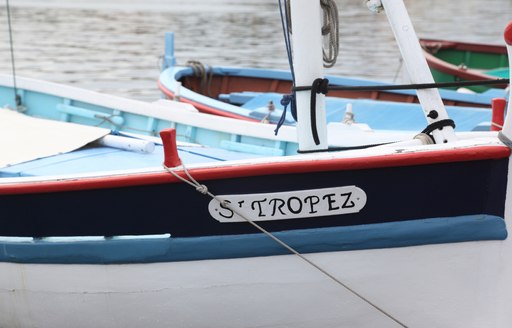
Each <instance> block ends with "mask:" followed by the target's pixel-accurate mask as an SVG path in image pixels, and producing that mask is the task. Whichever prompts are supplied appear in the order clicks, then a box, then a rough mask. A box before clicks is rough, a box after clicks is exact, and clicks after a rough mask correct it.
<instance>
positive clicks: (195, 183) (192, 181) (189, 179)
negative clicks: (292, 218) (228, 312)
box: [163, 163, 407, 328]
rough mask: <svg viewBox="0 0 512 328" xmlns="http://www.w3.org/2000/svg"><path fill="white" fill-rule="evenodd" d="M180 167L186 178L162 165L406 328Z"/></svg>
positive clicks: (179, 178) (401, 324)
mask: <svg viewBox="0 0 512 328" xmlns="http://www.w3.org/2000/svg"><path fill="white" fill-rule="evenodd" d="M181 167H182V169H183V172H184V173H185V175H186V177H187V178H184V177H182V176H180V175H179V174H178V173H177V172H175V170H177V168H179V167H177V168H169V167H167V166H166V165H165V164H163V168H164V169H165V170H166V171H167V172H169V173H170V174H172V175H173V176H174V177H175V178H177V179H178V180H180V181H182V182H184V183H187V184H189V185H190V186H192V187H193V188H195V190H196V191H197V192H199V193H201V194H203V195H208V196H210V197H211V198H213V199H215V200H216V201H218V202H219V203H220V204H222V206H223V207H225V208H227V209H229V210H231V211H233V212H234V213H235V214H237V215H239V216H240V217H241V218H242V219H244V220H245V221H246V222H247V223H249V224H251V225H252V226H253V227H255V228H256V229H258V230H259V231H261V232H262V233H264V234H265V235H267V236H268V237H269V238H271V239H272V240H274V241H275V242H276V243H278V244H279V245H281V246H282V247H284V248H285V249H287V250H288V251H289V252H290V253H292V254H294V255H296V256H297V257H299V258H300V259H301V260H303V261H304V262H306V263H307V264H309V265H311V266H312V267H313V268H315V269H316V270H318V271H319V272H321V273H322V274H324V275H325V276H327V277H328V278H329V279H331V280H332V281H334V282H335V283H337V284H338V285H339V286H341V287H343V288H345V289H346V290H347V291H349V292H350V293H352V294H353V295H355V296H356V297H358V298H359V299H360V300H362V301H364V302H365V303H367V304H368V305H370V306H371V307H372V308H374V309H375V310H377V311H379V312H380V313H382V314H383V315H385V316H386V317H388V318H389V319H391V320H393V321H394V322H395V323H397V324H398V325H400V326H401V327H404V328H407V326H406V325H405V324H403V323H402V322H401V321H399V320H398V319H396V318H395V317H393V316H392V315H391V314H389V313H388V312H386V311H385V310H383V309H382V308H380V307H379V306H378V305H376V304H374V303H373V302H371V301H370V300H369V299H367V298H366V297H364V296H363V295H361V294H359V293H358V292H357V291H355V290H354V289H352V288H351V287H350V286H348V285H347V284H346V283H344V282H342V281H341V280H340V279H338V278H336V277H335V276H333V275H332V274H330V273H329V272H327V271H326V270H325V269H323V268H322V267H320V266H319V265H318V264H316V263H315V262H313V261H311V260H310V259H308V258H307V257H305V256H304V255H303V254H301V253H299V252H298V251H297V250H295V249H294V248H293V247H291V246H290V245H288V244H286V243H285V242H284V241H282V240H281V239H279V238H278V237H276V236H274V235H273V234H272V233H271V232H269V231H267V230H266V229H265V228H263V227H261V226H260V225H259V224H257V223H256V222H254V221H253V220H251V218H249V217H247V216H246V215H245V214H243V213H241V212H240V211H239V210H238V209H237V208H234V207H232V206H231V204H230V203H229V202H227V201H225V200H223V199H222V198H220V197H218V196H216V195H215V194H213V193H211V192H210V191H209V190H208V187H207V186H206V185H204V184H201V183H199V182H198V181H197V180H196V179H194V177H193V176H192V175H191V174H190V172H189V171H188V169H187V167H186V166H185V164H183V163H182V164H181Z"/></svg>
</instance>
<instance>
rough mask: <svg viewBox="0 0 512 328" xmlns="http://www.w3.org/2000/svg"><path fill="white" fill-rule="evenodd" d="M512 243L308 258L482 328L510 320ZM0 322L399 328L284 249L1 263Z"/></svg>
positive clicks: (369, 292)
mask: <svg viewBox="0 0 512 328" xmlns="http://www.w3.org/2000/svg"><path fill="white" fill-rule="evenodd" d="M508 212H509V213H510V211H508ZM507 219H510V218H507ZM510 251H511V249H510V241H509V240H505V241H503V242H501V241H486V242H467V243H458V244H441V245H428V246H417V247H406V248H395V249H380V250H366V251H351V252H333V253H323V254H314V255H308V258H309V259H311V260H313V261H314V262H316V263H317V264H319V265H320V266H321V267H323V268H325V269H326V270H328V271H329V272H330V273H332V274H334V275H335V276H336V277H337V278H339V279H340V280H342V281H343V282H344V283H346V284H348V285H349V286H350V287H351V288H353V289H355V290H356V291H357V292H358V293H360V294H361V295H363V296H364V297H366V298H368V299H369V300H370V301H371V302H373V303H374V304H376V305H377V306H379V307H380V308H382V309H383V310H384V311H386V312H388V313H389V314H391V315H392V316H394V317H395V318H396V319H398V320H399V321H401V322H402V323H404V324H405V325H406V326H408V327H450V328H453V327H464V328H477V327H478V328H480V327H488V328H491V327H511V325H512V312H511V311H510V310H509V308H507V304H512V299H511V297H510V295H512V292H511V288H512V286H510V284H506V283H505V282H506V280H505V279H506V278H507V276H510V271H511V270H510V259H511V258H512V257H511V256H510ZM0 318H2V319H1V322H0V327H52V328H57V327H70V326H73V327H96V328H100V327H109V328H110V327H219V328H220V327H222V328H230V327H233V328H234V327H237V328H239V327H368V328H373V327H399V325H398V324H397V323H395V322H393V321H392V320H391V319H389V318H387V317H386V316H385V315H383V314H381V313H380V312H378V311H377V310H375V309H374V308H372V307H371V306H370V305H368V304H367V303H365V302H364V301H362V300H361V299H359V298H357V297H356V296H354V295H352V294H351V293H349V292H348V291H347V290H345V289H344V288H342V287H341V286H339V285H338V284H337V283H335V282H333V281H332V280H329V279H328V278H327V277H326V276H324V275H323V274H322V273H320V272H318V271H317V270H316V269H314V268H312V267H310V266H308V265H307V264H305V262H303V261H302V260H300V259H299V258H298V257H296V256H293V255H286V256H273V257H260V258H244V259H234V260H211V261H195V262H175V263H154V264H131V265H43V264H39V265H38V264H11V263H0Z"/></svg>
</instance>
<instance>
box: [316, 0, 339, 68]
mask: <svg viewBox="0 0 512 328" xmlns="http://www.w3.org/2000/svg"><path fill="white" fill-rule="evenodd" d="M320 7H321V8H322V11H323V15H324V25H323V26H322V35H323V36H324V38H326V39H327V42H325V43H326V44H327V46H326V47H325V44H324V48H323V49H322V52H323V59H324V67H325V68H330V67H333V66H334V64H336V60H337V59H338V54H339V49H340V37H339V34H340V33H339V18H338V6H337V5H336V2H335V1H334V0H320ZM326 48H327V51H326Z"/></svg>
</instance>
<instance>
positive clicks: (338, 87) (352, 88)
mask: <svg viewBox="0 0 512 328" xmlns="http://www.w3.org/2000/svg"><path fill="white" fill-rule="evenodd" d="M509 82H510V80H509V79H495V80H476V81H457V82H437V83H416V84H389V85H388V84H383V85H362V86H348V85H329V86H328V89H329V90H341V91H387V90H410V89H432V88H448V87H464V86H474V85H497V84H508V83H509ZM311 89H312V87H311V86H302V87H300V86H299V87H293V88H292V90H294V91H307V90H311Z"/></svg>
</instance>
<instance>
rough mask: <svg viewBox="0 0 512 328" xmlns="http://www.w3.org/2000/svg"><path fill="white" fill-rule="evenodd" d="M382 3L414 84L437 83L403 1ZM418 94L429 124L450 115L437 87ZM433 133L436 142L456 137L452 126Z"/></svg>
mask: <svg viewBox="0 0 512 328" xmlns="http://www.w3.org/2000/svg"><path fill="white" fill-rule="evenodd" d="M381 2H382V5H383V6H384V10H385V12H386V15H387V17H388V20H389V23H390V25H391V29H392V30H393V33H394V35H395V38H396V41H397V43H398V47H399V49H400V52H401V54H402V57H403V59H404V63H405V66H406V67H407V71H408V73H409V77H410V80H411V83H434V79H433V77H432V73H431V72H430V69H429V68H428V64H427V61H426V59H425V56H424V55H423V52H422V50H421V46H420V44H419V41H418V37H417V35H416V32H415V30H414V27H413V25H412V22H411V19H410V18H409V14H408V13H407V9H406V8H405V5H404V3H403V1H402V0H381ZM417 94H418V98H419V100H420V103H421V105H422V108H423V112H424V114H425V118H426V119H427V121H428V123H432V122H436V121H439V120H443V119H448V118H449V117H448V114H447V112H446V109H445V108H444V104H443V101H442V99H441V96H440V95H439V91H438V90H437V89H422V90H417ZM433 110H435V111H436V112H437V113H438V114H439V116H438V117H437V118H435V119H434V118H430V117H428V116H427V115H428V113H430V112H431V111H433ZM432 134H433V136H434V139H435V141H436V143H442V142H453V141H454V140H456V136H455V133H454V130H453V128H452V127H444V128H443V129H442V130H441V131H440V130H435V131H434V132H433V133H432Z"/></svg>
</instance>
